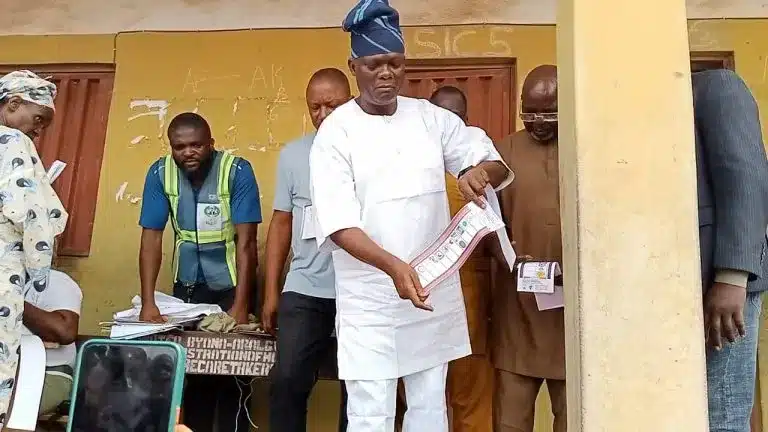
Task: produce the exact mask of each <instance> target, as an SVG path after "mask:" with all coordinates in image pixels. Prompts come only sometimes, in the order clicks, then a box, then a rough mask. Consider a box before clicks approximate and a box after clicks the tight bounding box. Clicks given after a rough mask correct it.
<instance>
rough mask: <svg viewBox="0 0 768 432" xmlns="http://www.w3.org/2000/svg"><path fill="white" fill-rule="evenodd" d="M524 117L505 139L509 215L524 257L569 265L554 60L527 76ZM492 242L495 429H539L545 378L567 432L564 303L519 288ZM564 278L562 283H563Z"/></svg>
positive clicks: (561, 429)
mask: <svg viewBox="0 0 768 432" xmlns="http://www.w3.org/2000/svg"><path fill="white" fill-rule="evenodd" d="M520 119H521V120H522V121H523V125H524V126H525V129H523V130H520V131H517V132H515V133H513V134H512V135H510V136H509V137H507V138H506V139H505V140H504V141H502V142H501V143H500V144H499V146H498V148H499V153H501V155H502V157H503V158H504V160H505V161H506V162H507V163H508V164H509V165H510V167H512V169H513V170H515V172H516V173H517V181H516V182H515V184H513V185H512V186H511V187H509V188H506V189H504V190H503V191H502V192H501V193H500V194H499V195H500V197H499V200H500V204H501V213H502V217H503V219H504V223H505V225H506V226H507V231H508V233H509V237H510V239H512V240H513V241H514V242H515V249H516V250H517V253H518V254H519V256H520V257H521V259H531V260H532V261H539V262H557V263H559V264H560V265H562V255H563V250H562V249H563V248H562V241H561V237H560V196H559V176H558V157H557V69H556V68H555V66H552V65H542V66H538V67H536V68H534V69H533V70H532V71H531V72H530V73H529V74H528V76H527V77H526V78H525V82H524V83H523V91H522V103H521V106H520ZM488 245H489V246H490V248H491V251H493V252H494V253H493V256H495V257H498V258H497V261H499V262H498V267H497V269H498V271H497V273H496V278H495V280H494V282H495V284H496V286H495V287H494V290H493V300H494V301H493V312H492V326H491V329H492V330H491V334H492V335H491V344H492V351H493V363H494V366H495V367H496V385H497V388H496V395H495V402H494V418H495V420H494V423H495V429H494V430H495V431H497V432H532V431H533V422H534V410H535V406H536V397H537V395H538V394H539V390H540V389H541V386H542V384H543V383H544V382H545V381H546V383H547V389H548V390H549V396H550V400H551V402H552V412H553V414H554V417H555V420H554V427H553V430H554V432H565V430H566V426H567V424H566V415H567V413H566V403H565V331H564V321H563V308H557V309H550V310H539V308H538V306H537V302H536V298H535V296H534V294H532V293H524V292H518V291H517V288H518V287H517V271H515V272H510V271H509V267H508V266H507V265H506V262H505V260H504V259H503V257H501V256H500V255H501V253H500V250H499V249H498V247H497V242H489V243H488ZM566 270H567V269H566ZM557 279H558V280H556V282H555V284H556V285H562V281H561V280H559V279H560V278H557ZM566 288H567V287H566Z"/></svg>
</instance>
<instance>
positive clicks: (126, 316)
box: [110, 292, 222, 339]
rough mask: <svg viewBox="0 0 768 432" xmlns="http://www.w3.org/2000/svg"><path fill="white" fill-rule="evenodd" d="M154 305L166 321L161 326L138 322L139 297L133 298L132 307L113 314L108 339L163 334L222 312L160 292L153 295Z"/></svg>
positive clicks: (212, 307)
mask: <svg viewBox="0 0 768 432" xmlns="http://www.w3.org/2000/svg"><path fill="white" fill-rule="evenodd" d="M155 303H156V304H157V308H158V309H160V314H161V315H162V316H164V317H165V318H166V319H167V322H165V323H161V324H155V323H144V322H141V321H140V320H139V314H140V313H141V297H140V296H135V297H133V300H132V301H131V304H132V305H133V307H132V308H131V309H128V310H124V311H121V312H117V313H115V314H114V316H113V319H114V322H113V323H110V324H111V325H112V328H111V329H110V338H112V339H135V338H139V337H142V336H148V335H151V334H156V333H164V332H167V331H170V330H174V329H179V328H181V327H182V325H183V324H187V323H191V322H195V321H198V320H200V319H201V317H203V316H206V315H210V314H214V313H219V312H222V310H221V307H219V306H218V305H215V304H193V303H184V301H182V300H181V299H177V298H176V297H173V296H169V295H168V294H164V293H161V292H156V293H155Z"/></svg>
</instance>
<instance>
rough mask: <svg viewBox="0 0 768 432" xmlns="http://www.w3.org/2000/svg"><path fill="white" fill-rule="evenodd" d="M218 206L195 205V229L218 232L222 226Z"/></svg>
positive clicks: (219, 206)
mask: <svg viewBox="0 0 768 432" xmlns="http://www.w3.org/2000/svg"><path fill="white" fill-rule="evenodd" d="M222 222H223V221H222V214H221V205H220V204H204V203H201V204H198V205H197V229H198V230H200V231H218V230H220V229H221V226H222Z"/></svg>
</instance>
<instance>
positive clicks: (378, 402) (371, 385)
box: [345, 363, 448, 432]
mask: <svg viewBox="0 0 768 432" xmlns="http://www.w3.org/2000/svg"><path fill="white" fill-rule="evenodd" d="M447 372H448V364H447V363H446V364H443V365H440V366H437V367H434V368H432V369H427V370H425V371H421V372H417V373H415V374H413V375H408V376H404V377H403V385H404V387H405V400H406V404H407V405H408V409H407V411H406V412H405V418H404V419H403V432H448V410H447V407H446V404H445V379H446V374H447ZM345 384H346V386H347V417H348V422H349V423H348V426H347V432H394V430H395V406H396V403H397V379H390V380H378V381H346V382H345Z"/></svg>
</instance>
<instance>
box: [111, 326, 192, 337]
mask: <svg viewBox="0 0 768 432" xmlns="http://www.w3.org/2000/svg"><path fill="white" fill-rule="evenodd" d="M179 329H181V326H180V325H177V324H167V323H164V324H154V323H135V324H115V325H113V326H112V328H111V329H110V331H109V338H110V339H120V340H129V339H138V338H140V337H144V336H149V335H153V334H158V333H165V332H169V331H171V330H179Z"/></svg>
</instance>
